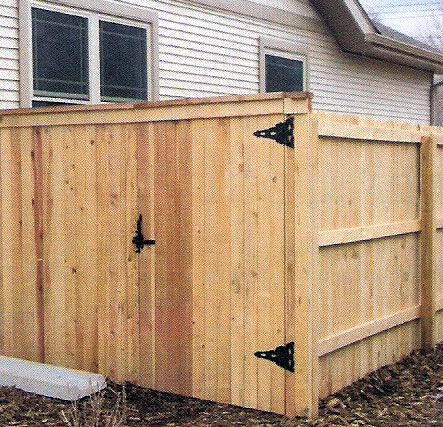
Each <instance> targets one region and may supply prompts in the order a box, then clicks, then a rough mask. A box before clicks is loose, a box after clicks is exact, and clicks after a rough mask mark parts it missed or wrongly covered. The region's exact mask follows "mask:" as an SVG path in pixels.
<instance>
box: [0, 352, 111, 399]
mask: <svg viewBox="0 0 443 427" xmlns="http://www.w3.org/2000/svg"><path fill="white" fill-rule="evenodd" d="M0 386H3V387H15V388H18V389H20V390H24V391H28V392H30V393H35V394H40V395H42V396H48V397H55V398H57V399H62V400H69V401H74V400H77V399H80V398H82V397H85V396H88V395H90V394H92V393H95V392H97V391H99V390H102V389H104V388H105V387H106V381H105V377H104V376H103V375H100V374H93V373H90V372H85V371H76V370H74V369H68V368H62V367H59V366H53V365H47V364H45V363H36V362H29V361H27V360H22V359H14V358H11V357H4V356H0Z"/></svg>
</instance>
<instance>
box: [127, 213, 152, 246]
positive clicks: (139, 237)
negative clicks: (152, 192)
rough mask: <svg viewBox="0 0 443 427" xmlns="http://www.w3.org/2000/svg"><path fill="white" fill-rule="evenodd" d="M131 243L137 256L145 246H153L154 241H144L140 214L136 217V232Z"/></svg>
mask: <svg viewBox="0 0 443 427" xmlns="http://www.w3.org/2000/svg"><path fill="white" fill-rule="evenodd" d="M132 243H134V245H135V248H136V249H135V252H137V253H138V254H139V253H140V251H141V250H142V249H143V248H144V247H145V245H154V244H155V240H145V237H144V236H143V233H142V216H141V214H140V216H139V217H138V221H137V230H136V231H135V236H134V238H133V239H132Z"/></svg>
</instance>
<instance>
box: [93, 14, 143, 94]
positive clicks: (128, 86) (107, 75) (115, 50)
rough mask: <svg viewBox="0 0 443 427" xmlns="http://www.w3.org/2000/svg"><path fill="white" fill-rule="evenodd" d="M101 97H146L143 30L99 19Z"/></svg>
mask: <svg viewBox="0 0 443 427" xmlns="http://www.w3.org/2000/svg"><path fill="white" fill-rule="evenodd" d="M100 77H101V84H100V94H101V99H102V100H105V101H109V100H116V99H117V100H118V99H120V100H125V99H128V100H131V99H140V100H145V99H147V98H148V85H147V34H146V29H144V28H139V27H132V26H128V25H122V24H117V23H115V22H107V21H100Z"/></svg>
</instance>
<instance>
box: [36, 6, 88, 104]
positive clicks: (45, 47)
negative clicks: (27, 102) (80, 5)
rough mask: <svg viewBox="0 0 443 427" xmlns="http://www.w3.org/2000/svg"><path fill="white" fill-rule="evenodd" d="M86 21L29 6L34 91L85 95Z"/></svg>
mask: <svg viewBox="0 0 443 427" xmlns="http://www.w3.org/2000/svg"><path fill="white" fill-rule="evenodd" d="M87 46H88V21H87V19H86V18H82V17H80V16H74V15H67V14H65V13H59V12H52V11H50V10H44V9H37V8H33V9H32V48H33V74H34V91H35V93H36V94H42V95H50V96H63V97H65V98H82V99H85V98H88V93H89V88H88V50H87Z"/></svg>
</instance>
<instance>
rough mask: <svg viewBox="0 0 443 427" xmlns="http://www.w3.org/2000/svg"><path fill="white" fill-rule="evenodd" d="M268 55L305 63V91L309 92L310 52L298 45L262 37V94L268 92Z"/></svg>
mask: <svg viewBox="0 0 443 427" xmlns="http://www.w3.org/2000/svg"><path fill="white" fill-rule="evenodd" d="M266 54H270V55H274V56H280V57H282V58H288V59H295V60H297V61H302V62H303V91H305V92H309V81H310V75H309V74H310V73H309V52H308V49H306V48H304V47H300V46H299V45H297V44H296V43H292V42H288V41H286V40H280V39H272V38H268V37H260V39H259V55H260V59H259V61H260V67H259V73H260V76H259V79H260V93H265V92H266V58H265V56H266Z"/></svg>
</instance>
